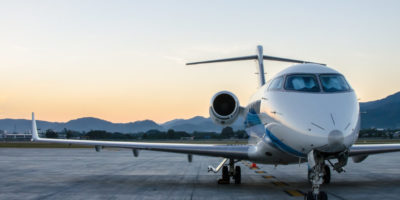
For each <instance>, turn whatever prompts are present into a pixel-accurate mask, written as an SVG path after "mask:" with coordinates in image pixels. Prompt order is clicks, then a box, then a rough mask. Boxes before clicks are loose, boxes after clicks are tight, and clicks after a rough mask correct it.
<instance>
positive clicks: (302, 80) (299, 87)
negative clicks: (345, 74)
mask: <svg viewBox="0 0 400 200" xmlns="http://www.w3.org/2000/svg"><path fill="white" fill-rule="evenodd" d="M285 89H286V90H294V91H302V92H319V91H320V88H319V84H318V81H317V78H316V76H315V75H311V74H294V75H289V76H287V78H286V83H285Z"/></svg>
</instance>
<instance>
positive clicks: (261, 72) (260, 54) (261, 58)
mask: <svg viewBox="0 0 400 200" xmlns="http://www.w3.org/2000/svg"><path fill="white" fill-rule="evenodd" d="M241 60H257V61H258V76H259V86H260V87H261V86H263V85H264V84H265V76H264V62H263V61H264V60H272V61H280V62H292V63H314V64H319V65H325V64H321V63H315V62H308V61H304V60H294V59H289V58H280V57H274V56H267V55H264V54H263V47H262V46H261V45H258V46H257V55H252V56H244V57H235V58H225V59H218V60H207V61H200V62H192V63H186V65H196V64H206V63H216V62H229V61H241Z"/></svg>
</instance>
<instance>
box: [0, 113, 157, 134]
mask: <svg viewBox="0 0 400 200" xmlns="http://www.w3.org/2000/svg"><path fill="white" fill-rule="evenodd" d="M31 126H32V122H31V120H26V119H1V120H0V130H6V131H7V132H9V133H12V132H14V131H15V130H16V131H17V132H19V133H26V132H29V131H30V129H31ZM37 126H38V128H39V129H41V130H47V129H53V130H55V131H61V130H63V129H64V128H66V129H70V130H74V131H80V132H82V131H85V132H87V131H90V130H105V131H109V132H120V133H138V132H145V131H148V130H151V129H155V130H164V128H163V127H162V126H160V125H158V124H157V123H155V122H154V121H151V120H144V121H136V122H130V123H112V122H109V121H105V120H102V119H98V118H93V117H84V118H79V119H74V120H71V121H68V122H66V123H61V122H47V121H37Z"/></svg>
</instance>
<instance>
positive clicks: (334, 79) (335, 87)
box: [319, 74, 350, 92]
mask: <svg viewBox="0 0 400 200" xmlns="http://www.w3.org/2000/svg"><path fill="white" fill-rule="evenodd" d="M319 79H320V80H321V85H322V89H323V90H324V92H345V91H349V90H350V87H349V84H347V82H346V79H344V77H343V76H342V75H339V74H321V75H319Z"/></svg>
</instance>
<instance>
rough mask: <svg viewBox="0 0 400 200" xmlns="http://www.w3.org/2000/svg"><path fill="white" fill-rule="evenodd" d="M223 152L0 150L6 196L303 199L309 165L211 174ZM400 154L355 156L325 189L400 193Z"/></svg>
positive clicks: (338, 194)
mask: <svg viewBox="0 0 400 200" xmlns="http://www.w3.org/2000/svg"><path fill="white" fill-rule="evenodd" d="M221 160H222V159H221V158H214V157H204V156H195V155H194V156H193V162H192V163H188V159H187V156H186V155H184V154H174V153H163V152H151V151H140V153H139V157H133V154H132V151H130V150H127V149H103V150H102V151H101V152H96V151H95V150H94V148H93V149H75V148H59V149H46V148H43V149H41V148H35V149H28V148H0V174H1V179H0V199H1V200H3V199H4V200H10V199H24V200H25V199H49V200H50V199H51V200H53V199H55V200H57V199H85V200H86V199H251V200H254V199H273V200H277V199H303V193H304V192H306V191H308V190H309V189H310V187H311V186H310V185H309V183H308V182H307V178H306V177H307V165H306V164H301V165H288V166H281V165H280V166H277V167H275V166H271V165H261V164H259V165H258V169H252V168H250V167H251V163H250V162H248V161H241V162H238V163H237V164H238V165H239V166H241V168H242V184H241V185H235V184H229V185H218V184H217V180H218V179H219V178H220V176H221V173H220V172H219V173H217V174H215V173H213V172H207V167H208V165H214V166H216V165H217V164H218V162H220V161H221ZM399 166H400V153H389V154H380V155H373V156H370V157H368V158H367V159H366V160H365V161H364V162H362V163H353V162H352V161H351V160H349V163H348V165H347V167H346V168H345V169H346V172H345V173H341V174H338V173H336V172H332V182H331V183H330V184H329V185H323V186H322V190H324V191H326V192H327V193H328V197H329V199H330V200H333V199H340V200H343V199H363V200H365V199H382V200H383V199H385V200H386V199H400V189H399V187H398V186H399V183H400V168H399Z"/></svg>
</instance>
